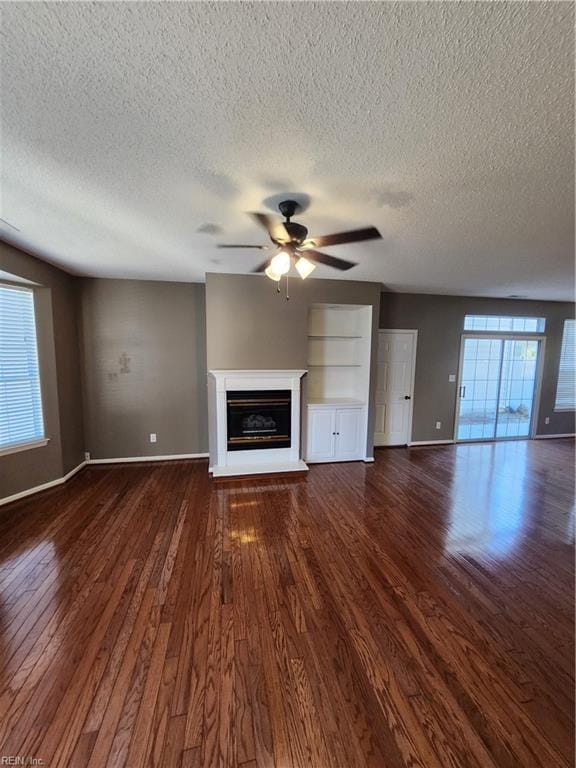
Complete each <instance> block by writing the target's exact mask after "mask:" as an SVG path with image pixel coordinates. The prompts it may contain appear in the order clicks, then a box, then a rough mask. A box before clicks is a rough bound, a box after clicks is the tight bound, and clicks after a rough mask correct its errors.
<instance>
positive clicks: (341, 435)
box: [336, 408, 364, 459]
mask: <svg viewBox="0 0 576 768" xmlns="http://www.w3.org/2000/svg"><path fill="white" fill-rule="evenodd" d="M363 413H364V410H363V409H362V408H338V409H337V411H336V458H337V459H361V458H362V456H363V453H362V450H361V445H360V437H361V434H362V416H363Z"/></svg>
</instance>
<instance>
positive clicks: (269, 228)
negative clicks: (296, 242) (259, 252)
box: [250, 212, 290, 244]
mask: <svg viewBox="0 0 576 768" xmlns="http://www.w3.org/2000/svg"><path fill="white" fill-rule="evenodd" d="M250 216H252V218H253V219H254V221H257V222H258V224H260V226H261V227H262V228H263V229H265V230H266V232H268V235H269V236H270V239H271V240H272V242H273V243H279V244H281V243H288V242H290V237H289V235H288V232H286V230H285V229H284V225H283V224H282V222H281V221H278V219H275V218H273V217H272V216H268V214H267V213H258V212H253V213H251V214H250Z"/></svg>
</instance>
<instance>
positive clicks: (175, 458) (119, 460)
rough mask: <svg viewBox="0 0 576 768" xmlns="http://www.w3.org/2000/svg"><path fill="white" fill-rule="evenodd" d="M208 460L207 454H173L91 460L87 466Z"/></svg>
mask: <svg viewBox="0 0 576 768" xmlns="http://www.w3.org/2000/svg"><path fill="white" fill-rule="evenodd" d="M207 458H208V454H207V453H172V454H168V455H166V456H120V457H119V458H114V459H89V460H88V461H87V462H86V464H132V463H134V462H143V461H181V460H183V459H207Z"/></svg>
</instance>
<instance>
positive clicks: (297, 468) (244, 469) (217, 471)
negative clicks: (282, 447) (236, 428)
mask: <svg viewBox="0 0 576 768" xmlns="http://www.w3.org/2000/svg"><path fill="white" fill-rule="evenodd" d="M284 472H308V465H307V464H305V463H304V462H303V461H302V460H301V459H298V461H292V462H286V461H283V462H280V463H278V464H274V463H271V464H237V465H236V466H223V467H214V468H213V469H212V477H242V476H243V475H269V474H283V473H284Z"/></svg>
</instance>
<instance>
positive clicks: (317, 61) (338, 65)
mask: <svg viewBox="0 0 576 768" xmlns="http://www.w3.org/2000/svg"><path fill="white" fill-rule="evenodd" d="M0 10H1V14H2V21H3V25H2V34H3V41H2V84H1V98H2V102H1V118H2V126H1V127H2V145H3V157H2V189H1V191H2V211H1V213H0V215H1V216H2V218H3V219H5V220H6V221H8V222H10V223H11V224H12V225H13V226H14V227H17V228H18V229H19V230H20V232H17V231H16V230H14V229H12V228H11V227H9V226H7V225H3V224H2V222H0V236H2V237H4V238H6V239H9V240H11V241H12V242H15V243H20V244H21V245H23V246H24V247H26V248H27V249H28V250H30V251H32V252H33V253H37V254H39V255H42V256H43V257H44V258H47V259H49V260H50V261H53V262H54V263H56V264H59V265H61V266H63V267H64V268H66V269H69V270H70V271H72V272H76V273H79V274H85V275H98V276H108V277H138V278H149V279H165V280H202V279H204V275H205V273H206V272H207V271H212V272H218V271H220V272H248V271H249V270H250V269H252V268H253V267H254V266H255V265H256V264H257V263H258V262H259V261H260V260H261V254H260V253H259V252H258V251H254V252H251V251H228V252H225V251H219V250H217V249H216V247H215V245H216V243H217V242H220V241H222V242H230V243H232V242H242V241H244V242H246V241H247V242H251V241H253V242H255V243H258V242H265V235H264V234H263V233H262V232H261V231H259V230H258V228H257V227H256V226H255V225H254V224H253V223H252V222H251V221H250V220H249V219H248V217H247V216H245V214H244V213H243V211H247V210H266V208H265V202H264V201H266V200H267V199H269V198H270V197H272V196H274V195H276V194H277V193H280V192H284V191H287V192H290V191H298V192H301V193H305V194H307V195H309V197H310V205H309V208H308V210H307V211H306V212H305V213H304V214H303V215H302V217H301V220H302V221H303V223H305V224H306V225H307V226H308V228H309V229H310V231H311V233H312V234H322V233H327V232H332V231H338V230H342V229H350V228H355V227H360V226H364V225H366V224H374V225H376V226H377V227H379V229H380V230H381V232H382V234H383V238H384V239H383V240H382V241H379V242H372V243H367V244H364V245H358V246H340V247H335V248H332V249H326V250H327V251H328V252H331V253H333V254H334V255H338V256H342V257H344V258H350V259H352V260H357V261H358V262H359V266H357V267H356V268H355V269H354V270H353V271H351V272H348V273H336V272H335V271H333V270H329V269H327V268H319V269H318V270H317V271H316V273H315V275H317V276H321V277H327V276H329V277H344V278H348V279H349V278H353V279H359V280H377V281H381V282H383V283H384V285H385V286H387V287H388V288H390V289H392V290H400V291H425V292H440V293H454V294H475V295H489V296H506V295H509V294H519V295H522V296H527V297H532V298H549V299H564V298H572V296H573V270H574V144H573V132H574V121H573V118H574V96H573V93H574V75H573V55H574V9H573V5H572V4H571V3H517V2H511V3H507V2H494V3H452V2H447V3H442V2H434V3H410V2H405V3H394V2H386V3H375V2H372V3H364V2H361V3H332V2H326V3H304V2H295V3H290V2H284V3H267V2H257V3H247V2H246V3H227V2H222V3H221V2H216V3H197V2H193V3H180V2H178V3H168V2H166V3H164V2H163V3H155V2H145V3H123V2H119V3H114V2H109V3H48V4H42V3H19V2H15V3H6V2H5V3H2V5H1V9H0Z"/></svg>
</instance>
